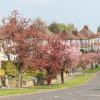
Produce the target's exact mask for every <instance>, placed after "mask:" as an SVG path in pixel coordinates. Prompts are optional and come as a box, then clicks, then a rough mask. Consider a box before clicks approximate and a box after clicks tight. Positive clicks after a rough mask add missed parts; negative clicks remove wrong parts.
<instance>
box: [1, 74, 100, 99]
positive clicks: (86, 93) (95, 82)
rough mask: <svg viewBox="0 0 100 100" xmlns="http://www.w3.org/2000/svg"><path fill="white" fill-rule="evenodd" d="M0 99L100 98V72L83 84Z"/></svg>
mask: <svg viewBox="0 0 100 100" xmlns="http://www.w3.org/2000/svg"><path fill="white" fill-rule="evenodd" d="M0 100H100V72H98V73H97V75H96V77H95V78H93V79H92V80H91V81H90V82H88V83H87V84H85V85H83V86H78V87H75V88H70V89H62V90H57V91H52V92H46V93H36V94H29V95H21V96H11V97H1V98H0Z"/></svg>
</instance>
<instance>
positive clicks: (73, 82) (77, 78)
mask: <svg viewBox="0 0 100 100" xmlns="http://www.w3.org/2000/svg"><path fill="white" fill-rule="evenodd" d="M97 71H100V67H98V68H96V69H93V70H92V69H90V70H86V71H85V74H84V75H74V76H73V78H71V79H69V80H68V81H66V82H65V83H64V84H56V85H50V86H46V85H44V86H37V87H33V88H25V89H12V90H0V96H7V95H14V94H26V93H36V92H42V91H49V90H55V89H61V88H70V87H74V86H78V85H81V84H84V83H86V82H87V81H88V80H89V79H91V78H92V77H93V76H94V74H95V73H96V72H97Z"/></svg>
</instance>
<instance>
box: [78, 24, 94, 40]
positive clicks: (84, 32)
mask: <svg viewBox="0 0 100 100" xmlns="http://www.w3.org/2000/svg"><path fill="white" fill-rule="evenodd" d="M93 34H94V33H93V32H92V31H91V30H90V29H89V28H88V26H87V25H85V26H84V28H83V29H81V30H80V31H79V37H80V39H89V38H91V36H92V35H93Z"/></svg>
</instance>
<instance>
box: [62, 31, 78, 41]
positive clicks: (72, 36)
mask: <svg viewBox="0 0 100 100" xmlns="http://www.w3.org/2000/svg"><path fill="white" fill-rule="evenodd" d="M63 34H64V35H65V39H71V40H79V37H78V36H77V35H75V34H73V33H68V32H66V31H63Z"/></svg>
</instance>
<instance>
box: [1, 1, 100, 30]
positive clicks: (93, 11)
mask: <svg viewBox="0 0 100 100" xmlns="http://www.w3.org/2000/svg"><path fill="white" fill-rule="evenodd" d="M13 10H18V12H19V13H20V14H21V16H24V17H27V18H33V19H36V18H37V17H40V18H42V19H43V20H45V21H46V22H47V23H48V24H50V23H52V22H59V23H65V24H68V23H73V24H75V26H76V27H77V28H78V29H81V28H82V27H83V26H84V25H88V26H89V27H90V29H91V30H92V31H94V32H96V30H97V27H98V25H100V0H0V20H1V19H2V17H3V16H9V15H10V13H11V12H12V11H13Z"/></svg>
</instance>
